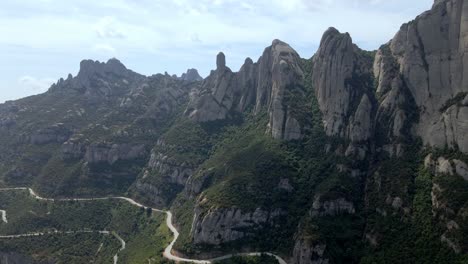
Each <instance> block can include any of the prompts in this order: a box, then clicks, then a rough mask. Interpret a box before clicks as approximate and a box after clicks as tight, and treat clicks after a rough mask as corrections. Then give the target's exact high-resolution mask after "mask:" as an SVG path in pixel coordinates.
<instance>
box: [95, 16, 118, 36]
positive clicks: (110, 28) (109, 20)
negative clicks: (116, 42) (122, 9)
mask: <svg viewBox="0 0 468 264" xmlns="http://www.w3.org/2000/svg"><path fill="white" fill-rule="evenodd" d="M118 27H119V26H118V23H117V22H116V19H115V18H113V17H103V18H101V19H100V20H99V22H98V23H97V24H96V25H95V27H94V29H95V31H96V34H97V35H98V37H100V38H117V39H121V38H125V34H124V33H123V32H122V30H121V29H120V28H118Z"/></svg>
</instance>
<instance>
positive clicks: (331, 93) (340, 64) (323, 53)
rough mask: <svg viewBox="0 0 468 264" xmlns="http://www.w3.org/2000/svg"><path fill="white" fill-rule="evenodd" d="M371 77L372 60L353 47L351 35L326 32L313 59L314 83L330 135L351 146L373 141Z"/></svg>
mask: <svg viewBox="0 0 468 264" xmlns="http://www.w3.org/2000/svg"><path fill="white" fill-rule="evenodd" d="M371 74H372V73H371V61H370V57H369V56H365V55H364V54H363V52H362V51H361V50H360V49H359V48H358V47H357V46H356V45H354V44H353V42H352V39H351V37H350V36H349V34H348V33H345V34H341V33H340V32H339V31H338V30H336V29H334V28H330V29H328V30H327V31H326V32H325V34H324V35H323V37H322V41H321V43H320V48H319V49H318V51H317V53H316V54H315V55H314V57H313V70H312V82H313V86H314V88H315V94H316V96H317V99H318V103H319V106H320V110H321V111H322V114H323V125H324V129H325V132H326V133H327V135H329V136H339V137H342V138H346V139H350V140H351V141H352V142H361V141H365V140H368V139H370V137H371V135H372V128H373V124H372V110H373V105H372V101H371V99H372V90H371V86H370V85H369V81H370V80H371V78H372V75H371ZM363 80H367V82H365V81H363Z"/></svg>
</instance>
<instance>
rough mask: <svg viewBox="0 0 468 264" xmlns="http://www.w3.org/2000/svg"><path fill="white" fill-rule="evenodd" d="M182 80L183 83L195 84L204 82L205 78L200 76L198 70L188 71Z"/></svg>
mask: <svg viewBox="0 0 468 264" xmlns="http://www.w3.org/2000/svg"><path fill="white" fill-rule="evenodd" d="M180 79H181V80H183V81H188V82H195V81H202V80H203V78H202V77H201V76H200V74H198V70H197V69H188V70H187V72H186V73H183V74H182V76H181V77H180Z"/></svg>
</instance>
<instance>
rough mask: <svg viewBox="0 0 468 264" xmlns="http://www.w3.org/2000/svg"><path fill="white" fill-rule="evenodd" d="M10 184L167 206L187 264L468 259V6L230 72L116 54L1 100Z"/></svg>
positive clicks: (1, 153) (276, 51)
mask: <svg viewBox="0 0 468 264" xmlns="http://www.w3.org/2000/svg"><path fill="white" fill-rule="evenodd" d="M0 142H1V144H0V186H4V187H15V186H31V187H34V188H35V189H36V190H38V191H39V192H40V193H43V194H46V195H48V196H50V197H58V198H60V197H70V196H79V197H93V196H96V195H100V196H103V195H122V194H125V195H128V196H130V197H132V198H134V199H138V200H139V201H142V202H143V203H145V204H148V205H151V206H155V207H157V208H170V209H171V211H172V212H173V213H174V219H175V222H176V225H177V227H178V228H179V229H180V233H181V236H180V238H179V240H178V241H177V243H176V245H175V247H174V249H175V251H176V253H177V254H178V255H181V256H189V257H190V256H197V257H200V256H203V257H204V256H209V257H216V256H218V255H222V254H223V253H225V252H229V253H231V252H244V251H249V250H258V251H267V252H276V253H278V254H279V255H281V256H284V258H285V259H287V260H288V261H289V262H288V263H293V264H325V263H466V261H468V191H467V190H468V165H467V164H468V1H467V0H436V1H435V2H434V5H433V7H432V9H431V10H429V11H427V12H425V13H423V14H421V15H419V16H418V17H416V18H415V19H414V20H413V21H411V22H408V23H406V24H404V25H402V26H401V28H400V30H399V31H398V32H397V33H396V35H395V36H394V37H393V39H392V40H391V41H389V42H388V43H385V44H383V45H382V46H381V47H380V48H379V49H378V50H376V51H365V50H362V49H360V48H359V47H358V46H357V45H356V44H354V43H353V40H352V38H351V36H350V35H349V34H348V33H341V32H339V31H338V30H337V29H335V28H330V29H328V30H327V31H326V32H325V33H324V35H323V37H322V40H321V43H320V47H319V48H318V50H317V52H316V54H315V55H314V56H313V57H312V58H309V59H304V58H301V57H300V56H299V54H298V53H297V52H296V51H295V50H294V49H293V48H291V47H290V46H289V45H288V44H287V43H284V42H282V41H280V40H274V41H273V42H272V44H271V46H269V47H267V48H265V50H264V52H263V54H262V55H261V56H260V57H259V58H258V59H257V60H256V62H254V61H253V60H252V59H251V58H247V59H246V60H245V63H244V64H243V66H242V67H241V68H240V69H239V71H237V72H235V71H232V70H231V69H230V68H229V67H228V66H227V63H226V57H225V55H224V54H223V53H219V54H218V56H217V57H216V69H215V70H213V71H211V73H210V74H209V76H208V77H206V78H204V79H203V78H201V77H200V75H199V74H198V72H197V70H195V69H190V70H188V71H187V73H186V74H183V75H182V76H181V77H177V76H171V75H168V74H167V73H166V74H156V75H152V76H143V75H141V74H138V73H136V72H133V71H131V70H129V69H127V68H126V67H125V66H124V65H123V64H122V63H121V62H120V61H118V60H117V59H110V60H109V61H107V62H106V63H101V62H97V61H91V60H85V61H82V62H81V64H80V70H79V73H78V75H77V76H75V77H74V76H72V75H69V76H68V77H67V78H66V79H60V80H58V81H57V83H55V84H54V85H52V87H50V89H49V90H48V91H47V92H45V93H43V94H40V95H35V96H31V97H27V98H24V99H20V100H16V101H8V102H6V103H4V104H0Z"/></svg>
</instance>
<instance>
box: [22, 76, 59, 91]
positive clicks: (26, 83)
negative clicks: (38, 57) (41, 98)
mask: <svg viewBox="0 0 468 264" xmlns="http://www.w3.org/2000/svg"><path fill="white" fill-rule="evenodd" d="M54 82H55V80H54V79H52V78H36V77H33V76H28V75H26V76H22V77H20V78H19V79H18V84H19V85H20V87H21V88H22V89H25V90H27V91H30V92H32V93H41V92H45V91H47V89H49V87H50V86H51V85H52V84H53V83H54Z"/></svg>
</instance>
